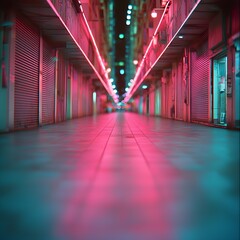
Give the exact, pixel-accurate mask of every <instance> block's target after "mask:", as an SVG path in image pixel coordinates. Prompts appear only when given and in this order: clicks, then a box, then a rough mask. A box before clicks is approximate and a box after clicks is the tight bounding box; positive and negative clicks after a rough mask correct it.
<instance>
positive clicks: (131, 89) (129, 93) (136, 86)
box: [124, 0, 201, 102]
mask: <svg viewBox="0 0 240 240" xmlns="http://www.w3.org/2000/svg"><path fill="white" fill-rule="evenodd" d="M169 2H170V1H168V3H167V5H166V6H168V4H169ZM200 2H201V0H198V1H197V3H196V4H195V5H194V7H193V8H192V10H191V11H190V13H189V14H188V16H187V17H186V19H185V20H184V21H183V23H182V24H181V26H180V27H179V29H178V30H177V31H176V33H175V34H174V36H173V37H172V38H171V40H170V41H169V43H168V44H167V45H166V47H165V48H164V50H163V51H162V52H161V54H160V55H159V56H158V58H157V59H156V61H155V62H154V63H153V64H152V66H151V67H150V68H149V70H148V71H147V72H146V73H145V74H144V76H143V77H142V78H141V79H140V81H139V82H138V83H136V80H137V77H138V75H139V71H137V73H136V75H135V77H134V82H135V83H134V84H132V86H131V88H130V89H129V92H128V93H127V96H126V98H125V99H124V102H128V100H129V99H130V98H131V96H132V95H133V91H134V90H133V88H134V89H137V88H138V87H139V85H140V84H141V83H142V82H143V80H144V79H145V78H146V77H147V75H148V74H149V72H150V71H151V70H152V68H153V67H154V66H155V65H156V63H157V62H158V61H159V59H160V58H161V57H162V55H163V54H164V53H165V51H166V50H167V48H168V47H169V45H170V44H171V43H172V41H173V40H174V39H175V37H176V36H177V35H178V33H179V31H180V30H181V29H182V27H183V26H184V24H185V23H186V21H187V20H188V19H189V18H190V16H191V15H192V13H193V12H194V10H195V9H196V8H197V6H198V5H199V3H200ZM165 9H166V8H165ZM165 9H164V12H165ZM163 15H164V13H163ZM160 21H161V19H160ZM158 26H160V25H158ZM155 35H156V31H155V32H154V35H153V37H154V36H155ZM151 42H152V41H151ZM151 42H150V44H151ZM145 55H146V54H145ZM145 55H144V56H145ZM145 57H146V56H145ZM143 60H144V59H143ZM143 60H142V62H141V64H142V63H143ZM140 66H141V65H140ZM139 68H140V67H139ZM138 70H139V69H138Z"/></svg>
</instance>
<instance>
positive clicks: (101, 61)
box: [47, 0, 114, 96]
mask: <svg viewBox="0 0 240 240" xmlns="http://www.w3.org/2000/svg"><path fill="white" fill-rule="evenodd" d="M47 3H48V5H49V6H50V7H51V8H52V10H53V11H54V13H55V14H56V16H57V17H58V18H59V20H60V22H61V23H62V25H63V26H64V27H65V29H66V30H67V32H68V33H69V35H70V36H71V38H72V40H73V41H74V43H75V44H76V45H77V47H78V48H79V49H80V51H81V52H82V54H83V55H84V57H85V59H86V60H87V62H88V63H89V65H90V66H91V67H92V69H93V70H94V72H95V73H96V75H97V76H98V78H99V79H100V81H101V82H102V84H103V86H104V87H105V89H106V90H107V91H108V93H109V94H110V95H111V96H113V95H114V93H113V91H111V90H112V89H111V88H109V87H108V86H107V85H106V83H105V81H104V79H103V78H102V77H101V75H100V73H99V72H98V71H97V69H96V68H95V67H94V65H93V64H92V62H91V61H90V60H89V58H88V57H87V55H86V54H85V52H84V51H83V49H82V48H81V46H80V45H79V43H78V42H77V41H76V39H75V37H74V36H73V35H72V33H71V31H70V30H69V28H68V27H67V25H66V24H65V22H64V21H63V19H62V17H61V16H60V14H59V13H58V11H57V10H56V8H55V6H54V5H53V3H52V2H51V0H47ZM79 3H81V2H80V1H79ZM80 9H81V12H82V15H83V18H84V21H85V23H86V26H87V28H88V30H89V33H90V36H91V37H92V40H93V44H94V46H95V50H96V52H97V56H98V58H99V60H100V64H101V66H102V67H103V69H104V71H105V66H104V63H103V60H102V58H101V56H100V53H99V51H98V48H97V45H96V42H95V39H94V37H93V35H92V32H91V30H90V27H89V25H88V23H87V20H86V17H85V15H84V12H83V9H82V5H80Z"/></svg>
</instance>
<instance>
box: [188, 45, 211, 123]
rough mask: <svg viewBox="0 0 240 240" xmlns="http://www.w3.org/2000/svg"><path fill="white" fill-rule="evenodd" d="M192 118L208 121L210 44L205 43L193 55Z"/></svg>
mask: <svg viewBox="0 0 240 240" xmlns="http://www.w3.org/2000/svg"><path fill="white" fill-rule="evenodd" d="M191 63H192V64H191V118H192V120H193V121H201V122H207V121H208V112H209V111H208V110H209V109H208V103H209V96H208V95H209V94H208V92H209V91H208V88H209V86H208V76H209V59H208V44H207V42H205V43H204V44H203V45H202V46H201V47H200V48H199V49H198V50H197V51H196V52H192V54H191Z"/></svg>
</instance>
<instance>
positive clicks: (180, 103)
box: [176, 62, 183, 120]
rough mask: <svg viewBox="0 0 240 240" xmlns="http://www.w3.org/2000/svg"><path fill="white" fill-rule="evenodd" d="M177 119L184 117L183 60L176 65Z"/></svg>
mask: <svg viewBox="0 0 240 240" xmlns="http://www.w3.org/2000/svg"><path fill="white" fill-rule="evenodd" d="M176 73H177V74H176V119H179V120H182V119H183V79H182V78H183V76H182V62H179V63H178V64H177V65H176Z"/></svg>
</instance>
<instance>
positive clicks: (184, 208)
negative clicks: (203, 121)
mask: <svg viewBox="0 0 240 240" xmlns="http://www.w3.org/2000/svg"><path fill="white" fill-rule="evenodd" d="M0 158H1V159H0V239H1V240H238V239H239V131H230V130H226V129H218V128H210V127H206V126H201V125H195V124H189V123H184V122H180V121H173V120H166V119H161V118H154V117H146V116H140V115H136V114H132V113H112V114H106V115H100V116H97V117H86V118H81V119H77V120H73V121H68V122H64V123H60V124H57V125H51V126H45V127H42V128H40V129H35V130H29V131H22V132H15V133H10V134H2V135H0Z"/></svg>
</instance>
